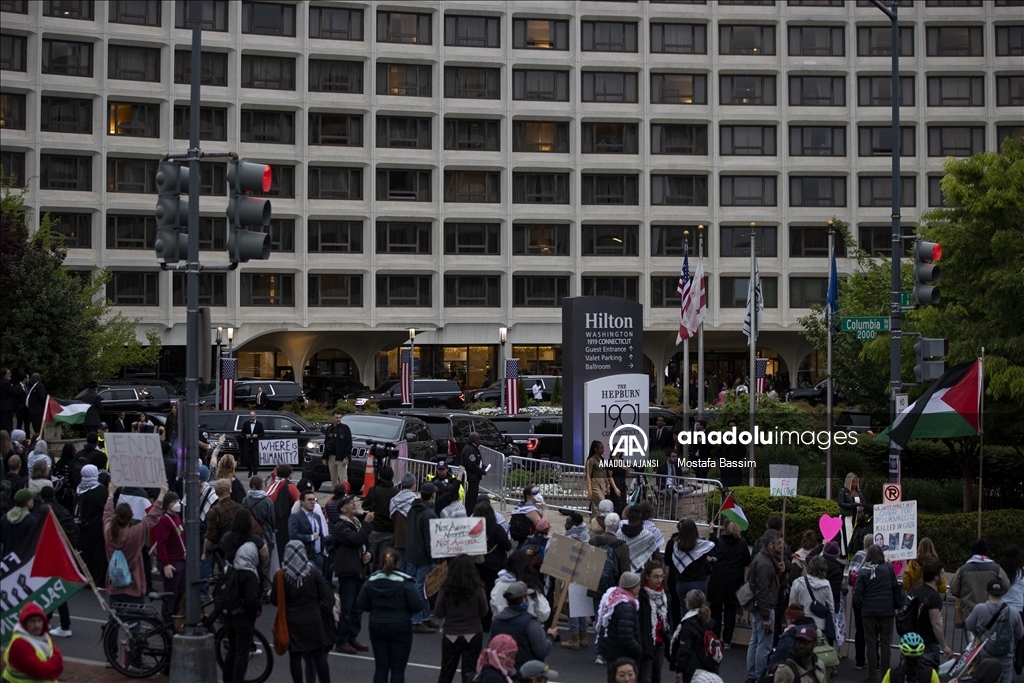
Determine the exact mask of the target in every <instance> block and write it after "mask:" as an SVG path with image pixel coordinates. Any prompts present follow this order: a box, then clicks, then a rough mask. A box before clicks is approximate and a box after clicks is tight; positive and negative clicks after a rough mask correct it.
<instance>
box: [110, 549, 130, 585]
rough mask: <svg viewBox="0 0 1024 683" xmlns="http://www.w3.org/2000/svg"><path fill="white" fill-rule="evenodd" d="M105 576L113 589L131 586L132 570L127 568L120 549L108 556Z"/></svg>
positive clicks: (126, 561) (125, 559) (126, 559)
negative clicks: (108, 562) (108, 560)
mask: <svg viewBox="0 0 1024 683" xmlns="http://www.w3.org/2000/svg"><path fill="white" fill-rule="evenodd" d="M107 576H108V577H109V578H110V583H111V584H113V586H114V587H115V588H127V587H128V586H130V585H132V570H131V567H129V566H128V558H127V557H125V556H124V553H123V552H121V549H120V548H118V549H117V550H115V551H114V552H113V553H111V555H110V564H109V565H108V566H107Z"/></svg>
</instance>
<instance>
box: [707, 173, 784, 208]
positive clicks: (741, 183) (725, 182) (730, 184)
mask: <svg viewBox="0 0 1024 683" xmlns="http://www.w3.org/2000/svg"><path fill="white" fill-rule="evenodd" d="M721 182H722V199H721V205H722V206H777V205H778V201H777V199H776V194H777V193H776V186H777V183H778V180H777V179H776V177H775V176H722V177H721Z"/></svg>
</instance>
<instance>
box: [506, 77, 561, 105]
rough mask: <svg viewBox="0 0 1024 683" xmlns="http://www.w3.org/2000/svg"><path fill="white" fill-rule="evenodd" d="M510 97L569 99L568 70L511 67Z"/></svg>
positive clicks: (545, 99)
mask: <svg viewBox="0 0 1024 683" xmlns="http://www.w3.org/2000/svg"><path fill="white" fill-rule="evenodd" d="M512 99H514V100H542V101H551V102H568V101H569V72H568V71H546V70H541V69H513V71H512Z"/></svg>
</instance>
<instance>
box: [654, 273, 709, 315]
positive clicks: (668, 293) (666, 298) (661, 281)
mask: <svg viewBox="0 0 1024 683" xmlns="http://www.w3.org/2000/svg"><path fill="white" fill-rule="evenodd" d="M704 281H705V283H706V282H707V278H704ZM705 286H706V285H705ZM678 287H679V276H678V275H672V276H668V277H664V276H662V277H659V276H657V275H652V276H651V307H652V308H675V309H679V307H680V306H682V303H683V301H682V297H680V295H679V289H678ZM705 291H707V290H705Z"/></svg>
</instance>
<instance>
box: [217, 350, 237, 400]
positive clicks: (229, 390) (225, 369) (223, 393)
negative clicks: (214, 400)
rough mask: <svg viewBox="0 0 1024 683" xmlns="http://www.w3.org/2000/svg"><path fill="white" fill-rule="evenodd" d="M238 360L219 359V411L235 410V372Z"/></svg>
mask: <svg viewBox="0 0 1024 683" xmlns="http://www.w3.org/2000/svg"><path fill="white" fill-rule="evenodd" d="M237 367H238V360H237V359H235V358H221V359H220V409H221V410H234V409H235V370H236V368H237Z"/></svg>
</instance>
